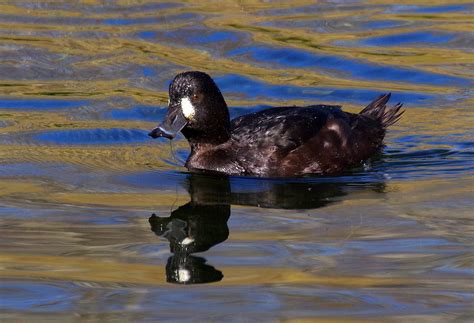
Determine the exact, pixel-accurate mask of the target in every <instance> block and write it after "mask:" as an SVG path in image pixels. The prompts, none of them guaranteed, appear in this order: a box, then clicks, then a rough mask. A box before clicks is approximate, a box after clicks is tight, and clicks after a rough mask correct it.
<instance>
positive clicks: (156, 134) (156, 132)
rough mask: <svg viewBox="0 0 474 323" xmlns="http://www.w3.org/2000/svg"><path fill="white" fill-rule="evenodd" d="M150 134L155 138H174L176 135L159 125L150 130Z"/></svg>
mask: <svg viewBox="0 0 474 323" xmlns="http://www.w3.org/2000/svg"><path fill="white" fill-rule="evenodd" d="M148 135H149V136H150V137H152V138H153V139H156V138H159V137H165V138H168V139H170V140H171V139H173V138H174V135H173V134H172V133H170V132H168V131H166V130H164V129H162V128H161V127H157V128H155V129H153V130H152V131H150V133H149V134H148Z"/></svg>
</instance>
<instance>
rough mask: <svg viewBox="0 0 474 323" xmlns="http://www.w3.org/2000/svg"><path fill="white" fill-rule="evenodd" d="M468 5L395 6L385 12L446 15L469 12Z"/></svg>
mask: <svg viewBox="0 0 474 323" xmlns="http://www.w3.org/2000/svg"><path fill="white" fill-rule="evenodd" d="M467 8H468V7H467V6H466V5H458V4H456V5H442V6H431V7H424V6H417V5H393V6H390V7H389V8H388V9H387V10H386V11H385V12H386V13H409V12H412V13H446V12H455V11H465V10H467Z"/></svg>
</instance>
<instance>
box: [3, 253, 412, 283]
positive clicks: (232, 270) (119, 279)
mask: <svg viewBox="0 0 474 323" xmlns="http://www.w3.org/2000/svg"><path fill="white" fill-rule="evenodd" d="M0 263H1V264H2V267H3V270H2V271H1V275H2V277H3V278H4V279H5V278H14V279H18V278H22V279H34V280H45V279H51V280H65V281H92V282H97V283H122V284H139V285H144V286H160V285H164V284H166V280H165V277H166V274H165V271H164V266H163V265H147V264H132V263H124V262H116V261H112V260H108V261H99V260H95V259H91V258H81V257H58V256H33V255H13V254H0ZM219 269H220V270H222V271H223V272H224V273H225V277H224V279H223V280H222V281H221V282H219V283H218V284H220V285H224V286H229V285H230V286H232V285H240V286H241V285H272V284H278V285H285V284H292V285H294V284H312V285H322V286H331V287H347V288H368V287H377V286H383V287H389V286H400V285H409V284H413V281H411V280H410V279H406V278H392V277H387V278H383V277H378V278H375V277H373V278H371V277H358V276H346V277H331V276H318V275H316V274H310V273H307V272H303V271H298V270H296V269H291V268H271V267H261V266H258V267H246V266H234V267H222V268H219ZM417 283H420V281H417Z"/></svg>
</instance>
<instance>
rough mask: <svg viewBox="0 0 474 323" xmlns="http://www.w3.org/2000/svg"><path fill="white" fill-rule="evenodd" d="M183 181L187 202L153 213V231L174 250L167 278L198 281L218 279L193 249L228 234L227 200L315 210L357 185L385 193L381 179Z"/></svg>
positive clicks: (212, 243)
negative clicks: (351, 181) (163, 212)
mask: <svg viewBox="0 0 474 323" xmlns="http://www.w3.org/2000/svg"><path fill="white" fill-rule="evenodd" d="M185 186H186V188H187V190H188V192H189V194H190V196H191V201H190V202H188V203H187V204H184V205H182V206H180V207H179V208H178V209H176V210H174V211H173V212H172V213H171V215H170V216H169V217H159V216H156V215H155V214H152V216H151V217H150V219H149V222H150V225H151V230H152V231H153V232H155V234H156V235H158V236H161V237H164V238H166V239H167V240H168V241H169V244H170V251H171V252H172V253H173V256H171V257H170V258H169V259H168V263H167V265H166V276H167V281H168V282H171V283H178V284H198V283H210V282H216V281H220V280H221V279H222V278H223V274H222V272H221V271H219V270H217V269H215V268H214V267H212V266H211V265H209V264H206V259H204V258H201V257H196V256H192V255H191V254H193V253H198V252H203V251H206V250H209V249H210V248H212V247H213V246H215V245H217V244H219V243H221V242H223V241H225V240H226V239H227V238H228V236H229V228H228V226H227V221H228V220H229V217H230V212H231V204H236V205H248V206H259V207H266V208H279V209H314V208H319V207H323V206H325V205H328V204H330V203H334V202H336V201H338V200H339V199H340V198H341V197H343V196H345V195H347V194H350V193H351V192H352V191H354V190H358V189H361V188H362V189H370V190H373V191H379V192H383V189H384V183H383V182H376V183H369V184H367V183H359V184H348V183H334V182H330V183H321V182H318V183H312V182H305V181H301V182H293V183H288V182H283V181H270V180H253V181H250V180H245V181H242V182H241V183H239V182H238V179H237V180H236V179H234V181H233V182H232V187H233V190H231V181H230V180H229V178H228V177H222V176H219V177H217V176H206V175H198V174H192V175H189V176H188V177H187V179H186V182H185Z"/></svg>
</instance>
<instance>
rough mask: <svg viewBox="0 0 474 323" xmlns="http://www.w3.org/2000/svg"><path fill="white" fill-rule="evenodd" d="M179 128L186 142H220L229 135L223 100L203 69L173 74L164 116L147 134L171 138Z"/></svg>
mask: <svg viewBox="0 0 474 323" xmlns="http://www.w3.org/2000/svg"><path fill="white" fill-rule="evenodd" d="M180 131H181V132H182V133H183V135H184V136H185V137H186V139H188V141H189V142H190V143H195V142H197V143H221V142H225V141H227V140H228V139H229V137H230V118H229V111H228V109H227V104H226V103H225V100H224V97H223V96H222V94H221V91H220V90H219V88H218V87H217V85H216V83H214V81H213V80H212V78H211V77H210V76H209V75H207V74H206V73H203V72H197V71H192V72H184V73H180V74H178V75H176V77H175V78H174V79H173V81H172V82H171V84H170V87H169V102H168V113H167V115H166V117H165V120H164V121H163V123H161V124H160V125H159V126H158V127H156V128H155V129H153V130H152V131H151V132H150V133H149V134H148V135H149V136H150V137H152V138H158V137H165V138H168V139H173V138H174V137H175V136H176V134H177V133H178V132H180Z"/></svg>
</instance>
